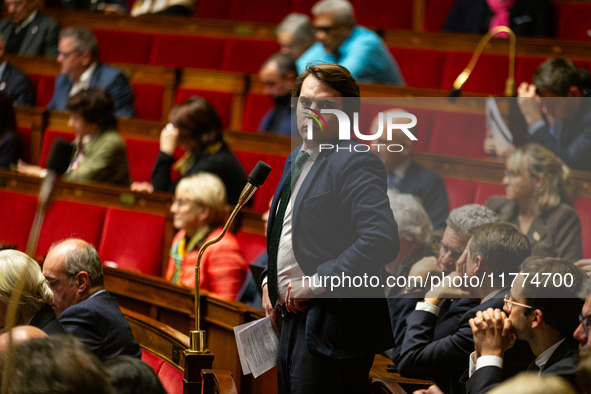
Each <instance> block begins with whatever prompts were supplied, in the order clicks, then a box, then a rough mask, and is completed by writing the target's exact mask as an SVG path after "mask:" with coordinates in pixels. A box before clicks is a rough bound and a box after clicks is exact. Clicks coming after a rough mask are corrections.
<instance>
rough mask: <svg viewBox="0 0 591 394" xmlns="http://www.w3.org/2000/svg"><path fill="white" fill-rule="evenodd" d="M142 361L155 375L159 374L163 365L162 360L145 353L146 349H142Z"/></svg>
mask: <svg viewBox="0 0 591 394" xmlns="http://www.w3.org/2000/svg"><path fill="white" fill-rule="evenodd" d="M142 361H143V362H145V363H146V364H148V365H149V366H150V367H151V368H152V369H153V370H154V372H156V375H158V372H160V369H161V368H162V365H163V364H164V360H163V359H161V358H159V357H157V356H155V355H154V354H153V353H152V352H149V351H147V350H146V349H142Z"/></svg>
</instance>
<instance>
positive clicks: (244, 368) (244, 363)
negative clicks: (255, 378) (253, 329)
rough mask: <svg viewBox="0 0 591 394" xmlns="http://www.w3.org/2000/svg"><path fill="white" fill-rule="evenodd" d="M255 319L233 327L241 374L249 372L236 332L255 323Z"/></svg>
mask: <svg viewBox="0 0 591 394" xmlns="http://www.w3.org/2000/svg"><path fill="white" fill-rule="evenodd" d="M256 322H257V321H256V320H255V321H251V322H250V323H246V324H242V325H241V326H236V327H234V336H235V337H236V346H237V347H238V357H239V358H240V365H241V366H242V374H243V375H248V374H249V373H250V368H249V366H248V362H246V357H245V356H244V346H243V345H242V342H241V341H240V336H239V335H238V333H239V332H240V331H242V330H243V329H245V328H248V327H250V326H252V325H253V324H255V323H256Z"/></svg>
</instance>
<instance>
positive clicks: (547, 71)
mask: <svg viewBox="0 0 591 394" xmlns="http://www.w3.org/2000/svg"><path fill="white" fill-rule="evenodd" d="M531 83H532V84H533V85H536V89H537V91H538V94H540V93H552V94H555V95H556V96H561V97H566V96H567V95H568V92H569V90H570V87H571V86H576V87H577V88H578V89H579V90H581V91H583V89H582V86H581V74H580V73H579V69H578V68H577V67H576V66H575V65H574V64H573V62H571V61H570V60H568V59H565V58H563V57H557V58H553V59H548V60H546V61H545V62H544V63H542V64H540V66H539V67H538V69H537V70H536V72H535V73H534V76H533V78H532V80H531Z"/></svg>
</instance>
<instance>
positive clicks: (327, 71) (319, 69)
mask: <svg viewBox="0 0 591 394" xmlns="http://www.w3.org/2000/svg"><path fill="white" fill-rule="evenodd" d="M309 75H313V76H314V77H315V78H317V79H319V80H321V81H323V82H325V83H326V84H327V85H328V86H330V87H331V88H333V89H334V90H336V91H337V92H339V93H340V94H341V97H352V98H357V100H355V99H351V98H349V99H346V100H343V111H344V112H345V113H346V114H347V115H348V116H349V119H350V120H351V124H353V113H354V112H359V110H360V108H361V101H360V100H359V99H358V98H359V97H360V93H359V85H357V81H355V78H353V75H351V73H350V72H349V70H347V69H346V68H345V67H343V66H339V65H338V64H313V65H311V66H309V67H308V68H307V69H306V70H305V71H304V72H303V73H301V74H300V75H299V76H298V78H297V79H296V83H295V85H294V87H293V90H292V94H291V95H292V97H300V93H301V92H302V85H303V84H304V80H305V79H306V78H307V77H308V76H309Z"/></svg>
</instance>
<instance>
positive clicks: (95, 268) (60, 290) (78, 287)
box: [43, 238, 104, 316]
mask: <svg viewBox="0 0 591 394" xmlns="http://www.w3.org/2000/svg"><path fill="white" fill-rule="evenodd" d="M43 275H44V276H45V278H46V279H47V281H48V282H49V285H50V286H51V289H52V290H53V295H54V299H53V302H52V304H51V307H52V308H53V310H54V312H55V314H56V316H59V315H60V314H61V313H62V312H63V311H64V310H66V309H67V308H69V307H70V306H72V305H75V304H77V303H79V302H80V301H82V300H85V299H86V298H88V297H90V296H91V295H92V294H94V293H95V292H96V291H98V290H100V289H102V288H104V282H103V268H102V265H101V260H100V258H99V256H98V253H97V251H96V249H95V248H94V246H92V245H91V244H89V243H88V242H86V241H84V240H81V239H75V238H73V239H68V240H65V241H62V242H60V243H58V244H55V245H54V246H52V248H51V249H50V250H49V252H48V253H47V257H46V258H45V262H44V263H43Z"/></svg>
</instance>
